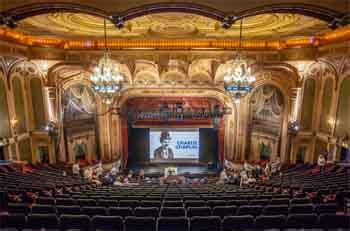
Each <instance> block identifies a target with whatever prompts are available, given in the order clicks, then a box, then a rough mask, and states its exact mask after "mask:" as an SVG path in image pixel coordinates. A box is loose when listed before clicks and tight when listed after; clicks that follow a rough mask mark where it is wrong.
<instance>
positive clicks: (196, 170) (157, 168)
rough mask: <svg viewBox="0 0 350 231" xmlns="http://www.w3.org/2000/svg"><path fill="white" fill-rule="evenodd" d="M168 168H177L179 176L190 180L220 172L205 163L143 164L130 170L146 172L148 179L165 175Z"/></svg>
mask: <svg viewBox="0 0 350 231" xmlns="http://www.w3.org/2000/svg"><path fill="white" fill-rule="evenodd" d="M168 167H176V168H177V175H180V176H186V177H190V178H196V177H203V176H213V175H217V174H218V172H219V168H218V166H214V165H212V164H205V163H151V162H148V163H142V164H138V165H134V166H129V168H128V169H127V171H128V170H130V169H131V170H132V171H133V172H134V173H136V174H137V173H138V172H139V171H140V169H144V170H145V176H146V177H160V176H163V175H164V169H165V168H168Z"/></svg>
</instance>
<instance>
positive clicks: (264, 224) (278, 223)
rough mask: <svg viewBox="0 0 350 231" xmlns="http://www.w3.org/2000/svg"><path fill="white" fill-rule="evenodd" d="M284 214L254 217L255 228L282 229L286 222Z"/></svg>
mask: <svg viewBox="0 0 350 231" xmlns="http://www.w3.org/2000/svg"><path fill="white" fill-rule="evenodd" d="M286 220H287V219H286V216H284V215H261V216H258V217H257V218H256V219H255V228H257V229H283V228H284V226H285V223H286Z"/></svg>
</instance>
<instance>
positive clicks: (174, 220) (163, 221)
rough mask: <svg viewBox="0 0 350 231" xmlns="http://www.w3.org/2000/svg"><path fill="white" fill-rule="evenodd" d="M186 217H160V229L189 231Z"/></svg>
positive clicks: (159, 230)
mask: <svg viewBox="0 0 350 231" xmlns="http://www.w3.org/2000/svg"><path fill="white" fill-rule="evenodd" d="M188 225H189V224H188V219H187V218H186V217H160V218H158V222H157V226H158V231H188Z"/></svg>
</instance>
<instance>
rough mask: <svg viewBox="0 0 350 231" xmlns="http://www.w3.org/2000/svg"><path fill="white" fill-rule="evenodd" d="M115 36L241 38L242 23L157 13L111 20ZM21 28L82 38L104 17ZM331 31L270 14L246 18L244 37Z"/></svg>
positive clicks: (55, 16) (31, 21) (40, 20)
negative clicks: (120, 22) (119, 26)
mask: <svg viewBox="0 0 350 231" xmlns="http://www.w3.org/2000/svg"><path fill="white" fill-rule="evenodd" d="M107 28H108V32H107V33H108V36H109V37H113V38H136V39H140V38H142V39H144V38H152V39H154V38H167V39H169V38H181V39H184V38H185V39H188V38H190V39H196V38H197V39H206V38H223V39H224V38H225V39H229V38H238V37H239V23H236V24H234V25H233V26H232V27H231V28H230V29H227V30H226V29H223V28H222V26H221V22H218V21H217V20H214V19H211V18H208V17H204V16H200V15H196V14H190V13H174V12H168V13H156V14H150V15H145V16H141V17H137V18H134V19H131V20H129V21H127V22H126V23H125V26H124V27H123V28H122V29H120V30H119V29H116V27H115V26H114V25H113V24H112V23H110V22H109V21H108V24H107ZM17 30H18V31H20V32H23V33H25V34H29V35H37V36H46V37H58V38H64V39H81V38H96V37H103V19H102V18H99V17H96V16H92V15H87V14H81V13H50V14H42V15H38V16H33V17H30V18H27V19H24V20H22V21H20V22H19V24H18V28H17ZM327 31H329V29H328V26H327V23H326V22H324V21H321V20H318V19H314V18H311V17H308V16H302V15H298V14H286V13H284V14H282V13H276V14H275V13H271V14H261V15H257V16H251V17H247V18H244V20H243V36H244V38H249V39H267V40H268V39H276V38H278V37H280V38H290V37H302V36H310V35H318V34H321V33H324V32H327Z"/></svg>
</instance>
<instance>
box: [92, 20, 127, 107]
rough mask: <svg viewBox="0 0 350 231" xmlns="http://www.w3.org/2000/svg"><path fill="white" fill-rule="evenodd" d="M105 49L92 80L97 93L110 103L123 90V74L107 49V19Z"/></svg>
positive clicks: (105, 101)
mask: <svg viewBox="0 0 350 231" xmlns="http://www.w3.org/2000/svg"><path fill="white" fill-rule="evenodd" d="M104 32H105V40H104V46H105V51H104V53H103V56H102V57H101V58H100V60H99V62H98V65H97V66H96V67H95V68H94V71H93V73H92V75H91V76H90V80H91V82H92V83H93V85H94V87H93V89H94V91H95V93H97V94H99V95H100V97H101V98H102V101H103V102H104V103H106V104H110V103H111V102H112V99H113V97H114V95H115V94H116V93H118V92H120V91H121V89H122V81H123V80H124V77H123V74H122V73H121V72H120V70H119V68H118V66H117V65H115V64H114V62H113V60H112V59H111V58H110V52H109V51H108V49H107V30H106V20H104Z"/></svg>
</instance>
